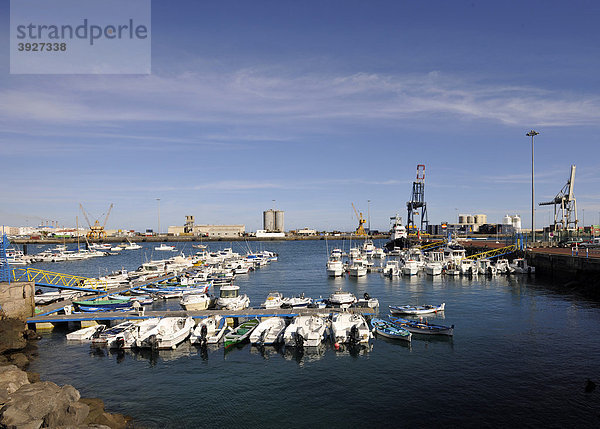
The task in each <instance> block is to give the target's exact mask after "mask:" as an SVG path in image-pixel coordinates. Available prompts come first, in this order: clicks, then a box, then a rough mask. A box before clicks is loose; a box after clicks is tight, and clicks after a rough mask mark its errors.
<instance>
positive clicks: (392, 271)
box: [383, 259, 401, 277]
mask: <svg viewBox="0 0 600 429" xmlns="http://www.w3.org/2000/svg"><path fill="white" fill-rule="evenodd" d="M400 273H401V271H400V261H398V260H397V259H390V260H388V261H386V263H385V267H383V275H384V276H387V277H396V276H399V275H400Z"/></svg>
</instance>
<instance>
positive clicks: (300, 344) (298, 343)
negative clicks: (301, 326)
mask: <svg viewBox="0 0 600 429" xmlns="http://www.w3.org/2000/svg"><path fill="white" fill-rule="evenodd" d="M294 339H295V341H296V347H299V348H303V347H304V337H303V336H302V335H300V334H299V333H297V332H296V336H295V338H294Z"/></svg>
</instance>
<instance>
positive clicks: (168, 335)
mask: <svg viewBox="0 0 600 429" xmlns="http://www.w3.org/2000/svg"><path fill="white" fill-rule="evenodd" d="M193 328H194V319H192V318H191V317H164V318H162V319H160V322H158V324H157V325H156V326H155V327H154V328H153V329H151V330H150V331H148V332H146V334H145V336H140V338H139V339H138V341H137V343H136V345H137V346H138V347H141V348H152V349H159V350H160V349H175V348H177V345H178V344H180V343H182V342H183V341H185V340H186V339H187V338H188V337H189V336H190V334H191V332H192V329H193Z"/></svg>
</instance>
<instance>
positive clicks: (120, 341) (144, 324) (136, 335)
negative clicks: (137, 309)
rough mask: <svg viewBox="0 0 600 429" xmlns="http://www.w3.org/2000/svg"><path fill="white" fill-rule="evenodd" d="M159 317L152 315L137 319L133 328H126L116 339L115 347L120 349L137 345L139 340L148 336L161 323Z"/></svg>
mask: <svg viewBox="0 0 600 429" xmlns="http://www.w3.org/2000/svg"><path fill="white" fill-rule="evenodd" d="M160 320H161V319H160V318H159V317H151V318H149V319H144V320H141V321H139V320H138V321H135V322H134V326H133V327H132V328H131V329H126V330H124V331H123V332H122V333H121V334H120V335H119V336H118V338H117V339H116V341H115V347H116V348H119V349H130V348H133V347H137V343H138V340H139V339H140V338H144V337H146V336H147V334H148V332H150V331H152V330H153V329H155V328H156V326H157V325H158V324H159V323H160Z"/></svg>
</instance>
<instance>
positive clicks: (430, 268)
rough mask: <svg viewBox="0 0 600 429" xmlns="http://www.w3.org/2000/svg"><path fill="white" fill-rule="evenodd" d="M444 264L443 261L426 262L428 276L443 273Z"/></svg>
mask: <svg viewBox="0 0 600 429" xmlns="http://www.w3.org/2000/svg"><path fill="white" fill-rule="evenodd" d="M443 268H444V266H443V265H442V263H441V262H438V261H431V262H427V263H426V264H425V274H427V275H428V276H439V275H441V274H442V269H443Z"/></svg>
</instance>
